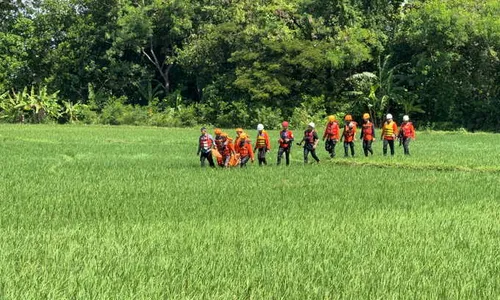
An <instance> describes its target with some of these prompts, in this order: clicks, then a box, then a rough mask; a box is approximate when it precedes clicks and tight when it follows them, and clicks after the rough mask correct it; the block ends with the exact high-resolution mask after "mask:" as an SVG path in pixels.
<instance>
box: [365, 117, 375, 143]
mask: <svg viewBox="0 0 500 300" xmlns="http://www.w3.org/2000/svg"><path fill="white" fill-rule="evenodd" d="M363 140H365V141H371V140H373V123H372V122H366V123H363Z"/></svg>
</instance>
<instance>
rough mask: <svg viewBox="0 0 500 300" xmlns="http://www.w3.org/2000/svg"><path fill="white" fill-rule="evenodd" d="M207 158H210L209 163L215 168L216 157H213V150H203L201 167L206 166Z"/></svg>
mask: <svg viewBox="0 0 500 300" xmlns="http://www.w3.org/2000/svg"><path fill="white" fill-rule="evenodd" d="M205 160H208V164H209V165H210V167H212V168H214V167H215V164H214V159H213V157H212V151H208V152H203V151H202V152H201V154H200V163H201V167H204V166H205Z"/></svg>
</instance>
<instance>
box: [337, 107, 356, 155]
mask: <svg viewBox="0 0 500 300" xmlns="http://www.w3.org/2000/svg"><path fill="white" fill-rule="evenodd" d="M344 121H345V124H344V131H343V132H342V137H341V138H340V140H341V141H342V139H344V157H349V148H351V155H352V156H353V157H354V154H355V153H354V141H355V140H356V129H357V124H356V122H354V121H353V120H352V116H351V115H346V116H345V118H344Z"/></svg>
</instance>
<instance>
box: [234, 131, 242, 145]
mask: <svg viewBox="0 0 500 300" xmlns="http://www.w3.org/2000/svg"><path fill="white" fill-rule="evenodd" d="M242 133H243V128H236V138H235V139H234V146H236V145H237V144H238V142H239V139H240V135H241V134H242Z"/></svg>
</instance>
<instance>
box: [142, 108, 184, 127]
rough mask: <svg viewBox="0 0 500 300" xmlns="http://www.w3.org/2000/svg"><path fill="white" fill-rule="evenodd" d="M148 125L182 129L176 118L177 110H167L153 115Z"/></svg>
mask: <svg viewBox="0 0 500 300" xmlns="http://www.w3.org/2000/svg"><path fill="white" fill-rule="evenodd" d="M148 125H151V126H158V127H181V122H180V120H179V119H178V118H177V117H176V116H175V109H173V108H167V109H165V110H164V111H163V112H158V113H154V114H153V115H151V117H150V118H149V120H148Z"/></svg>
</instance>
